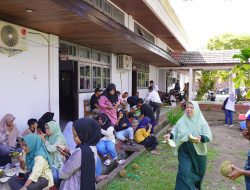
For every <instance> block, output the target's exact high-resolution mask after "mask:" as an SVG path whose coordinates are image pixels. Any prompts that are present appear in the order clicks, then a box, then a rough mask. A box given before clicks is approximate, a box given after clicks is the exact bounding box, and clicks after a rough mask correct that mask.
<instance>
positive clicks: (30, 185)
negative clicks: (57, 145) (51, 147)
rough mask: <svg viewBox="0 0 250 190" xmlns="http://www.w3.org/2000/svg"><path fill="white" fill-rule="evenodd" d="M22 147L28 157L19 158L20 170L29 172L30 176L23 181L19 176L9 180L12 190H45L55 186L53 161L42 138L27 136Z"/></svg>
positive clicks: (32, 135) (33, 135) (34, 135)
mask: <svg viewBox="0 0 250 190" xmlns="http://www.w3.org/2000/svg"><path fill="white" fill-rule="evenodd" d="M21 147H22V149H23V151H24V152H25V153H26V155H24V156H20V157H19V162H20V168H21V169H22V170H26V171H28V172H29V173H28V174H29V176H27V177H26V178H23V179H22V178H19V177H17V176H14V177H12V178H11V179H10V180H9V186H10V188H11V189H12V190H17V189H18V190H27V189H29V190H43V189H44V188H46V187H47V188H48V187H52V186H53V185H54V184H53V177H52V172H51V161H50V157H49V153H48V152H47V150H46V147H45V146H44V143H43V142H42V140H41V138H40V137H39V136H38V135H36V134H29V135H26V136H24V137H23V140H22V142H21ZM24 157H25V159H24ZM24 160H25V161H24Z"/></svg>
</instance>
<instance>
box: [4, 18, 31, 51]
mask: <svg viewBox="0 0 250 190" xmlns="http://www.w3.org/2000/svg"><path fill="white" fill-rule="evenodd" d="M27 32H28V30H27V29H26V28H25V27H21V26H17V25H15V24H10V23H7V22H4V21H0V48H4V49H13V50H21V51H26V50H27Z"/></svg>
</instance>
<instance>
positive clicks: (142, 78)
mask: <svg viewBox="0 0 250 190" xmlns="http://www.w3.org/2000/svg"><path fill="white" fill-rule="evenodd" d="M137 78H138V80H137V87H138V88H148V86H149V73H143V72H137Z"/></svg>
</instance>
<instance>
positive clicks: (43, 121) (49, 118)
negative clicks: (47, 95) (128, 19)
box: [37, 112, 54, 133]
mask: <svg viewBox="0 0 250 190" xmlns="http://www.w3.org/2000/svg"><path fill="white" fill-rule="evenodd" d="M53 117H54V113H52V112H46V113H45V114H43V116H42V117H41V118H40V119H39V120H38V122H37V124H38V126H37V128H38V129H41V131H42V132H43V133H45V124H46V123H48V122H50V121H52V120H53Z"/></svg>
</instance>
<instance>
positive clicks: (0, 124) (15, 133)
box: [0, 113, 19, 147]
mask: <svg viewBox="0 0 250 190" xmlns="http://www.w3.org/2000/svg"><path fill="white" fill-rule="evenodd" d="M15 119H16V118H15V117H14V116H13V115H12V114H9V113H8V114H6V115H5V116H4V117H3V118H2V119H1V121H0V134H1V135H3V134H5V133H6V132H7V133H8V134H9V135H8V141H7V145H8V146H11V147H16V138H17V137H19V130H18V129H17V127H16V125H15V124H13V125H14V127H13V128H12V129H11V130H10V129H9V127H8V126H7V124H6V123H7V122H11V121H14V120H15Z"/></svg>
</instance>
